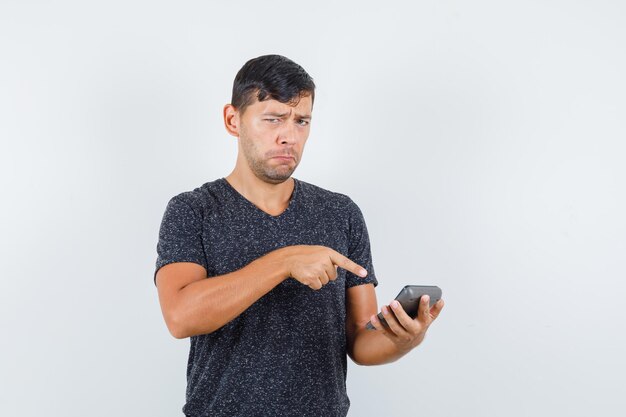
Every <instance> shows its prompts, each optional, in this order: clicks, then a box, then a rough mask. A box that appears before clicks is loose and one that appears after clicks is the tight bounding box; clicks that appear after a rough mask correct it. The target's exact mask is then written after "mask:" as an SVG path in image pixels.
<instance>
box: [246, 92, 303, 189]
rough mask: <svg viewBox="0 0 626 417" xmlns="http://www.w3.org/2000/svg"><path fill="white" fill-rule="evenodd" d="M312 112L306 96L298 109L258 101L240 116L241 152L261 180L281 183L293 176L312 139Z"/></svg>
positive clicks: (296, 106)
mask: <svg viewBox="0 0 626 417" xmlns="http://www.w3.org/2000/svg"><path fill="white" fill-rule="evenodd" d="M311 111H312V101H311V96H305V97H302V98H301V99H300V101H299V102H298V104H297V105H295V106H291V105H289V104H285V103H281V102H279V101H276V100H265V101H261V102H259V101H255V102H254V103H253V104H251V105H249V106H248V107H247V108H246V109H245V112H244V114H243V115H240V121H239V124H240V126H239V146H240V152H243V155H244V157H245V159H246V161H247V162H248V165H249V167H250V169H251V170H252V172H254V174H255V175H256V176H257V177H258V178H259V179H261V180H263V181H265V182H268V183H272V184H280V183H282V182H284V181H286V180H287V179H289V177H291V174H292V173H293V172H294V171H295V170H296V167H297V166H298V164H299V163H300V159H301V157H302V151H303V150H304V144H305V143H306V140H307V138H308V137H309V130H310V122H311ZM285 156H286V158H284V157H285ZM281 157H282V158H281Z"/></svg>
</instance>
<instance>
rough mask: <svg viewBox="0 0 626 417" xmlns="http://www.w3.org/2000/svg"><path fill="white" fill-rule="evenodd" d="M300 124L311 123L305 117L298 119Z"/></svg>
mask: <svg viewBox="0 0 626 417" xmlns="http://www.w3.org/2000/svg"><path fill="white" fill-rule="evenodd" d="M298 124H299V125H300V126H306V125H308V124H309V121H308V120H304V119H300V120H299V121H298Z"/></svg>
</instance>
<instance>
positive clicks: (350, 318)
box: [346, 284, 443, 365]
mask: <svg viewBox="0 0 626 417" xmlns="http://www.w3.org/2000/svg"><path fill="white" fill-rule="evenodd" d="M346 298H347V300H346V301H347V306H346V310H347V311H346V337H347V351H348V355H349V356H350V358H352V360H353V361H354V362H355V363H357V364H359V365H381V364H385V363H390V362H394V361H396V360H398V359H400V358H401V357H402V356H404V355H406V354H407V353H409V352H410V351H411V350H412V349H413V348H415V347H417V346H418V345H419V344H420V343H421V342H422V341H423V340H424V336H425V335H426V331H427V330H428V327H429V326H430V324H431V323H432V321H433V320H434V319H435V318H437V316H438V315H439V313H440V312H441V309H442V308H443V300H440V301H439V302H438V303H437V304H435V305H434V306H433V307H432V308H431V309H430V310H429V309H428V301H426V302H425V303H424V302H423V300H422V301H420V307H419V308H420V313H419V316H418V317H419V318H416V319H411V318H410V317H409V316H408V314H406V312H405V311H404V310H403V309H402V307H401V306H400V307H399V309H396V308H392V309H391V310H389V308H388V306H383V308H382V309H381V310H382V311H383V312H384V311H385V310H387V314H385V320H386V321H387V323H389V327H384V326H383V325H382V324H381V323H380V321H374V320H372V319H373V318H374V316H375V314H376V312H377V309H378V307H377V301H376V292H375V291H374V286H373V285H372V284H366V285H358V286H355V287H351V288H348V291H347V294H346ZM370 320H372V324H373V325H374V327H376V329H377V330H368V329H366V328H365V325H366V324H367V322H368V321H370Z"/></svg>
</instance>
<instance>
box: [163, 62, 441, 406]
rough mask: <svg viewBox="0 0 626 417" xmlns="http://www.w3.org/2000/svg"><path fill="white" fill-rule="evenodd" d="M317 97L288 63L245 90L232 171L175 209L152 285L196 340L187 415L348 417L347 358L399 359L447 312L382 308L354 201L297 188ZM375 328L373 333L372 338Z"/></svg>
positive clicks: (248, 78) (241, 78) (238, 83)
mask: <svg viewBox="0 0 626 417" xmlns="http://www.w3.org/2000/svg"><path fill="white" fill-rule="evenodd" d="M314 98H315V84H314V83H313V80H312V78H311V77H310V76H309V75H308V74H307V73H306V71H305V70H304V69H303V68H302V67H300V66H299V65H297V64H296V63H294V62H293V61H291V60H289V59H287V58H285V57H283V56H280V55H265V56H260V57H258V58H255V59H251V60H250V61H248V62H247V63H246V64H245V65H244V66H243V67H242V68H241V70H240V71H239V72H238V73H237V76H236V77H235V81H234V86H233V96H232V101H231V103H230V104H227V105H226V106H225V107H224V124H225V126H226V130H227V131H228V133H230V134H231V135H233V136H235V137H237V138H238V156H237V162H236V165H235V168H234V170H233V171H232V172H231V173H230V175H228V176H227V177H224V178H219V179H217V180H214V181H211V182H207V183H205V184H204V185H202V186H200V187H198V188H196V189H194V190H193V191H187V192H183V193H180V194H178V195H177V196H174V197H173V198H172V199H171V200H170V201H169V203H168V205H167V208H166V210H165V214H164V216H163V221H162V223H161V229H160V233H159V242H158V245H157V252H158V258H157V261H156V271H155V275H154V280H155V285H156V286H157V288H158V294H159V300H160V304H161V308H162V311H163V316H164V318H165V322H166V324H167V327H168V329H169V331H170V332H171V334H172V335H173V336H174V337H176V338H186V337H191V348H190V352H189V361H188V365H187V392H186V404H185V405H184V407H183V412H184V413H185V415H187V416H194V417H200V416H229V417H233V416H246V417H249V416H298V417H303V416H345V415H346V414H347V412H348V408H349V405H350V401H349V399H348V396H347V394H346V371H347V359H346V355H349V356H350V357H351V358H352V360H353V361H354V362H355V363H357V364H361V365H375V364H383V363H388V362H392V361H395V360H397V359H398V358H400V357H401V356H403V355H405V354H406V353H408V352H409V351H410V350H411V349H413V348H414V347H416V346H417V345H419V344H420V343H421V341H422V340H423V339H424V335H425V333H426V330H427V329H428V326H429V325H430V324H431V322H432V321H433V320H434V319H435V318H436V317H437V316H438V314H439V312H440V311H441V309H442V308H443V302H442V301H440V302H439V303H437V304H435V306H433V307H432V308H431V309H430V310H429V308H428V304H429V303H428V300H427V299H422V301H421V304H420V309H421V310H420V314H419V315H418V317H420V318H419V319H411V318H410V317H409V316H408V315H407V314H406V313H405V312H404V310H403V309H402V307H399V306H394V305H393V304H394V303H391V305H390V306H383V308H382V312H383V313H384V315H385V318H386V321H387V323H388V325H387V326H383V325H382V324H381V323H380V322H379V321H378V320H377V319H376V313H377V309H378V307H377V301H376V293H375V290H374V287H375V286H376V285H377V284H378V281H377V279H376V276H375V274H374V267H373V264H372V255H371V250H370V243H369V237H368V233H367V227H366V225H365V221H364V218H363V215H362V213H361V211H360V209H359V207H358V206H357V205H356V204H355V203H354V202H353V201H352V200H351V199H350V198H349V197H348V196H346V195H344V194H340V193H336V192H332V191H328V190H325V189H323V188H320V187H317V186H315V185H313V184H310V183H307V182H305V181H301V180H298V179H296V178H293V177H292V176H291V175H292V174H293V172H294V171H295V169H296V167H297V166H298V164H299V163H300V160H301V158H302V154H303V150H304V145H305V143H306V140H307V138H308V136H309V129H310V123H311V112H312V109H313V100H314ZM369 320H372V322H373V324H374V326H375V327H376V329H377V330H376V331H374V330H368V329H366V328H365V325H366V323H367V322H368V321H369Z"/></svg>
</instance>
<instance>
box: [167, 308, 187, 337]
mask: <svg viewBox="0 0 626 417" xmlns="http://www.w3.org/2000/svg"><path fill="white" fill-rule="evenodd" d="M165 325H166V326H167V330H169V332H170V334H171V335H172V336H173V337H174V338H175V339H185V338H187V337H189V334H188V330H187V329H186V328H185V326H184V320H181V319H180V318H179V317H177V316H176V315H174V314H167V315H166V316H165Z"/></svg>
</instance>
